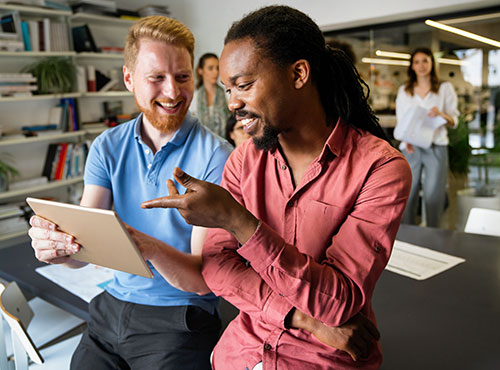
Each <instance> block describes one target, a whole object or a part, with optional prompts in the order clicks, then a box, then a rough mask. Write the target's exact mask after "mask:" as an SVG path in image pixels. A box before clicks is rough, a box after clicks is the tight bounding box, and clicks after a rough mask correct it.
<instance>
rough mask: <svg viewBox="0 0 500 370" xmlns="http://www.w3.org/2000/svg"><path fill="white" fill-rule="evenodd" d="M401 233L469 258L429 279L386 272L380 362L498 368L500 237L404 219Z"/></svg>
mask: <svg viewBox="0 0 500 370" xmlns="http://www.w3.org/2000/svg"><path fill="white" fill-rule="evenodd" d="M398 240H401V241H406V242H409V243H413V244H416V245H419V246H422V247H427V248H430V249H435V250H438V251H441V252H444V253H448V254H451V255H454V256H457V257H462V258H465V260H466V261H465V262H464V263H461V264H459V265H457V266H455V267H453V268H451V269H450V270H447V271H445V272H443V273H441V274H438V275H436V276H433V277H431V278H429V279H427V280H423V281H417V280H413V279H410V278H407V277H404V276H401V275H397V274H395V273H392V272H390V271H384V272H383V273H382V276H381V278H380V280H379V281H378V283H377V286H376V288H375V293H374V297H373V307H374V310H375V315H376V317H377V322H378V326H379V330H380V332H381V335H382V339H381V342H382V351H383V354H384V362H383V364H382V369H385V370H412V369H415V370H417V369H418V370H424V369H425V370H429V369H436V370H437V369H439V370H443V369H453V370H457V369H467V370H480V369H488V370H490V369H500V238H497V237H490V236H481V235H475V234H465V233H457V232H452V231H447V230H439V229H431V228H421V227H416V226H408V225H401V227H400V230H399V233H398Z"/></svg>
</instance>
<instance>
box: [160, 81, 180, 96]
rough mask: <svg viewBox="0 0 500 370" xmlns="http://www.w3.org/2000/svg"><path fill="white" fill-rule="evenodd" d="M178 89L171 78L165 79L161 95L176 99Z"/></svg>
mask: <svg viewBox="0 0 500 370" xmlns="http://www.w3.org/2000/svg"><path fill="white" fill-rule="evenodd" d="M179 92H180V88H179V84H178V82H177V81H176V80H175V78H173V77H167V78H166V79H165V80H164V81H163V85H162V93H163V95H164V96H165V97H166V98H169V99H176V98H177V97H178V96H179Z"/></svg>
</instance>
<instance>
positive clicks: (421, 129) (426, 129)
mask: <svg viewBox="0 0 500 370" xmlns="http://www.w3.org/2000/svg"><path fill="white" fill-rule="evenodd" d="M428 112H429V111H428V110H427V109H425V108H423V107H421V106H419V105H415V106H412V107H411V108H409V109H408V111H407V112H406V113H405V114H404V115H403V117H402V118H401V119H400V120H399V121H398V124H397V125H396V128H395V129H394V137H395V138H396V139H398V140H401V141H404V142H407V143H410V144H413V145H416V146H418V147H421V148H429V147H430V146H431V144H432V139H433V137H434V132H435V131H436V129H437V128H438V127H439V126H442V125H444V124H445V123H446V120H445V119H444V118H443V117H441V116H436V117H429V115H428Z"/></svg>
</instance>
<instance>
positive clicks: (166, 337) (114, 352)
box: [71, 292, 221, 370]
mask: <svg viewBox="0 0 500 370" xmlns="http://www.w3.org/2000/svg"><path fill="white" fill-rule="evenodd" d="M89 313H90V323H89V324H88V327H87V330H86V331H85V332H84V334H83V337H82V340H81V342H80V344H79V345H78V347H77V349H76V351H75V353H74V355H73V358H72V360H71V369H72V370H88V369H90V370H101V369H102V370H111V369H120V370H121V369H137V370H143V369H148V370H155V369H158V370H159V369H162V370H169V369H172V370H174V369H175V370H178V369H185V370H189V369H193V370H201V369H207V370H209V369H210V368H211V367H210V353H211V352H212V350H213V348H214V346H215V344H216V343H217V340H218V339H219V332H220V327H221V325H220V320H219V318H218V316H217V314H216V315H211V314H210V313H208V312H206V311H205V310H203V309H202V308H199V307H197V306H172V307H156V306H146V305H140V304H135V303H130V302H123V301H120V300H118V299H116V298H114V297H113V296H112V295H110V294H109V293H106V292H105V293H102V294H100V295H99V296H97V297H95V298H94V299H93V300H92V301H91V302H90V305H89Z"/></svg>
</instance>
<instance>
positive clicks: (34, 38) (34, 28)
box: [28, 21, 40, 51]
mask: <svg viewBox="0 0 500 370" xmlns="http://www.w3.org/2000/svg"><path fill="white" fill-rule="evenodd" d="M28 28H29V32H30V39H31V50H32V51H40V39H39V37H40V36H39V33H38V22H37V21H28Z"/></svg>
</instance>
